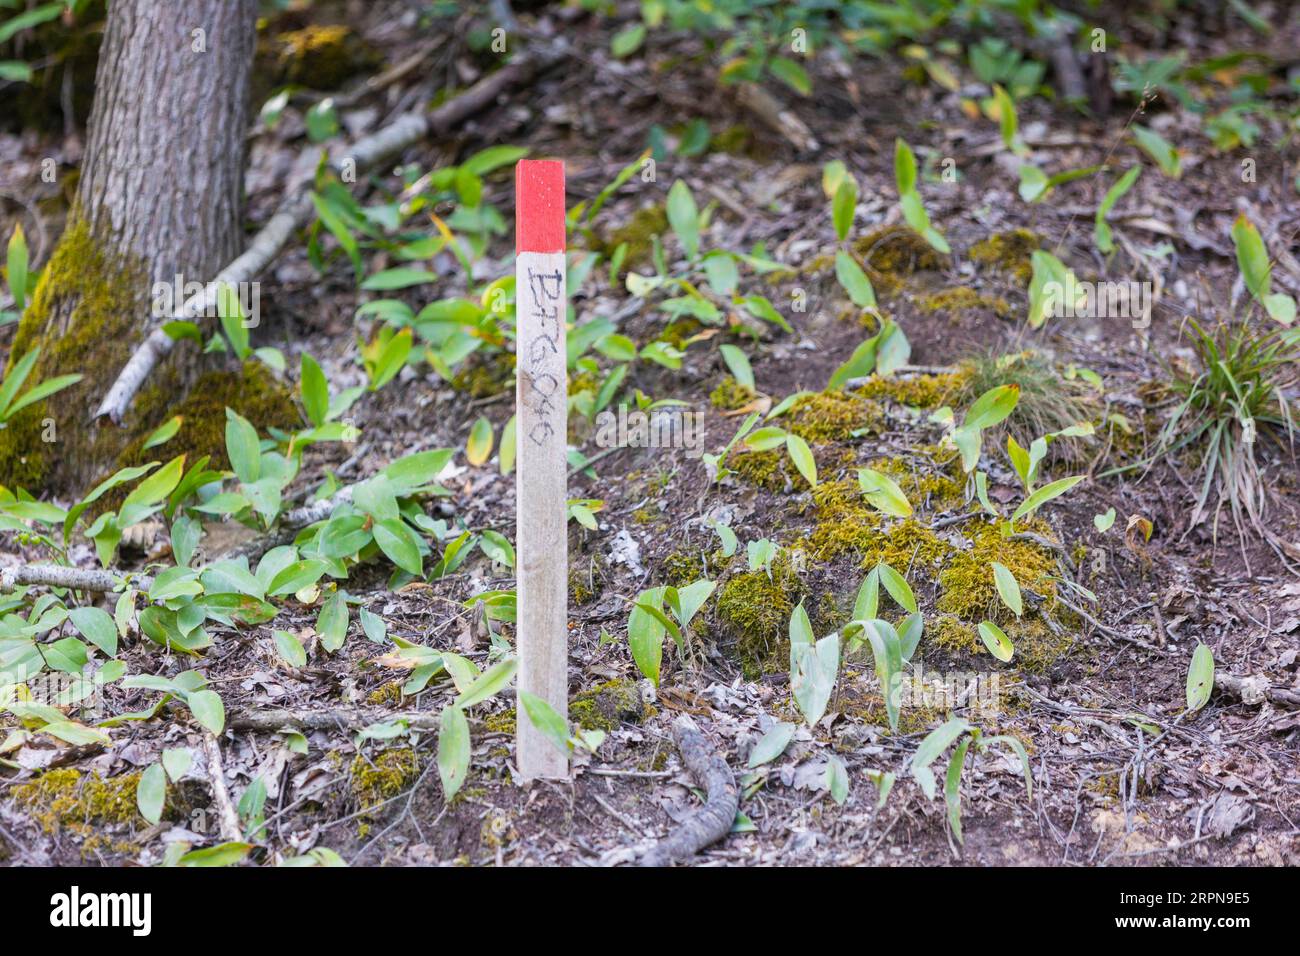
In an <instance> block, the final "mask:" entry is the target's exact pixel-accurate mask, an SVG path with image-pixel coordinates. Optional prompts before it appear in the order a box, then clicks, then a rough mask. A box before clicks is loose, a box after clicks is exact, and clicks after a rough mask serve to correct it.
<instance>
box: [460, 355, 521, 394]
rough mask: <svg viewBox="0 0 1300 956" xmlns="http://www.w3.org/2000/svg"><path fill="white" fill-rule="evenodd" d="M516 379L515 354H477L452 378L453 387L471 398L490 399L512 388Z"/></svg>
mask: <svg viewBox="0 0 1300 956" xmlns="http://www.w3.org/2000/svg"><path fill="white" fill-rule="evenodd" d="M514 378H515V356H514V353H513V352H476V353H475V354H474V355H473V356H471V357H470V359H469V360H468V361H467V362H466V363H465V364H464V365H462V366H461V368H460V370H459V371H458V372H457V373H456V374H455V375H454V376H453V377H452V379H451V387H452V388H454V389H455V390H456V391H458V392H464V393H465V394H466V395H468V396H469V397H470V398H490V397H491V396H493V395H499V394H500V393H502V392H504V391H506V390H507V389H508V388H510V385H511V383H512V382H513V381H514Z"/></svg>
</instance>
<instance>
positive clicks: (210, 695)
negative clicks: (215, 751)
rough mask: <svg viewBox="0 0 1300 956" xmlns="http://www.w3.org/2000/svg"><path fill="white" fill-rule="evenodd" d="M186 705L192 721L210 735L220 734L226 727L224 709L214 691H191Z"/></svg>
mask: <svg viewBox="0 0 1300 956" xmlns="http://www.w3.org/2000/svg"><path fill="white" fill-rule="evenodd" d="M186 703H187V704H189V705H190V712H191V713H192V714H194V719H195V720H197V721H198V722H199V723H200V724H202V725H203V726H204V727H205V728H207V730H208V731H209V732H210V733H213V734H220V733H221V731H222V729H223V728H224V727H225V726H226V707H225V705H224V704H223V703H222V702H221V697H220V696H219V695H218V694H217V692H216V691H214V690H196V691H192V692H190V694H189V696H188V698H187V699H186Z"/></svg>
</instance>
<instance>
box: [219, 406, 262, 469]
mask: <svg viewBox="0 0 1300 956" xmlns="http://www.w3.org/2000/svg"><path fill="white" fill-rule="evenodd" d="M226 455H227V456H228V457H229V458H230V467H231V468H233V469H234V472H235V474H236V475H237V476H238V478H239V480H240V481H241V482H243V483H244V484H246V485H251V484H252V483H253V482H255V481H257V480H258V479H259V478H260V477H261V476H262V451H261V443H260V442H259V441H258V439H257V429H256V428H254V427H253V425H252V423H251V422H249V421H248V419H246V418H244V417H243V416H242V415H240V414H239V413H238V412H236V411H235V410H234V409H232V408H227V409H226Z"/></svg>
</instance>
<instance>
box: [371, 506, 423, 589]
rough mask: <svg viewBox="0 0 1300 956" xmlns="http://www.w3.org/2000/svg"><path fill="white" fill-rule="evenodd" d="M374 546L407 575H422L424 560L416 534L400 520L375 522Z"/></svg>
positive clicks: (392, 519) (391, 519)
mask: <svg viewBox="0 0 1300 956" xmlns="http://www.w3.org/2000/svg"><path fill="white" fill-rule="evenodd" d="M374 535H375V544H377V545H379V550H380V551H382V552H384V554H385V555H387V556H388V559H389V560H390V561H392V562H393V564H395V565H397V566H398V567H399V568H401V569H402V570H403V571H406V572H407V573H409V574H414V575H417V576H418V575H421V574H423V573H424V559H423V557H422V556H421V554H420V543H419V538H418V537H417V536H416V533H415V532H414V531H412V530H411V528H410V526H409V525H407V523H406V522H405V521H403V520H402V519H401V518H388V519H385V520H384V521H377V522H375V526H374Z"/></svg>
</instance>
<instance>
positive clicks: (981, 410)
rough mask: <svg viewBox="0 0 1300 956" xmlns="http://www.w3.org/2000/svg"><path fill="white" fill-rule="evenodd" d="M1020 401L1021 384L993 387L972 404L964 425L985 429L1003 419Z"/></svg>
mask: <svg viewBox="0 0 1300 956" xmlns="http://www.w3.org/2000/svg"><path fill="white" fill-rule="evenodd" d="M1019 401H1020V386H1019V385H1015V384H1012V385H999V386H997V387H996V388H991V389H989V390H988V391H987V392H985V393H984V394H983V395H981V396H980V397H979V398H977V399H975V404H973V405H971V407H970V411H968V412H967V413H966V418H965V419H964V420H963V422H962V425H963V427H965V428H974V429H977V430H983V429H985V428H991V427H992V426H994V425H996V424H998V423H999V422H1001V421H1003V420H1004V419H1005V418H1006V417H1007V416H1008V415H1010V414H1011V413H1012V412H1013V411H1014V410H1015V407H1016V403H1017V402H1019Z"/></svg>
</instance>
